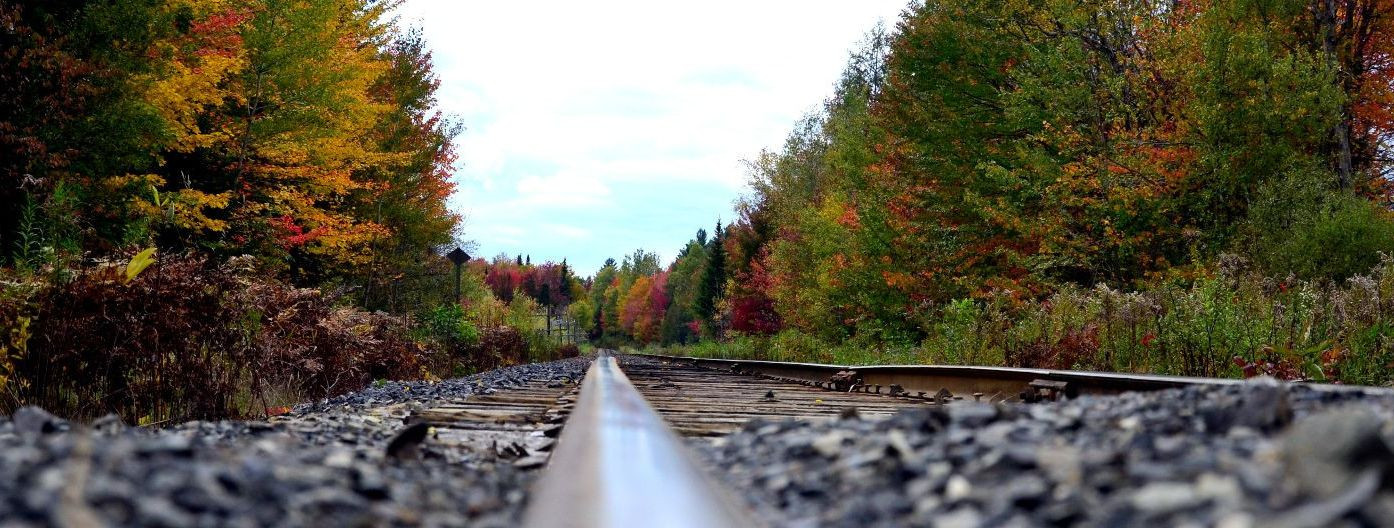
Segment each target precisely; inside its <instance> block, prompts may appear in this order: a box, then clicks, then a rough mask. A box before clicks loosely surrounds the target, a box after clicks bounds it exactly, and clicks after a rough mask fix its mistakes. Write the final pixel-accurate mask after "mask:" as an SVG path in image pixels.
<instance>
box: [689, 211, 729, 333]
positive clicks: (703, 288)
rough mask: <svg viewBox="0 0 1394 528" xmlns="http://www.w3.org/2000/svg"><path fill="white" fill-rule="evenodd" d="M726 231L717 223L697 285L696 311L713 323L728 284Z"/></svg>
mask: <svg viewBox="0 0 1394 528" xmlns="http://www.w3.org/2000/svg"><path fill="white" fill-rule="evenodd" d="M725 238H726V232H725V230H724V229H722V227H721V222H717V223H716V233H715V234H714V235H713V236H712V239H711V242H709V243H708V248H707V266H706V268H705V269H703V271H702V280H701V282H700V283H699V285H698V287H697V306H696V312H697V315H698V316H699V317H701V318H702V319H704V320H706V321H707V323H708V324H710V323H711V321H712V319H713V316H714V315H715V314H716V304H717V302H718V301H720V300H721V294H722V290H723V289H724V287H725V285H726V248H724V247H723V242H724V240H725Z"/></svg>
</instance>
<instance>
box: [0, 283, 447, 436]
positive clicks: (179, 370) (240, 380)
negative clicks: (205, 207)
mask: <svg viewBox="0 0 1394 528" xmlns="http://www.w3.org/2000/svg"><path fill="white" fill-rule="evenodd" d="M3 306H5V307H6V310H0V314H4V313H9V314H10V315H7V316H3V315H0V317H3V318H0V323H6V328H7V329H10V330H9V331H10V332H14V330H13V328H15V327H14V326H13V323H14V321H19V320H22V318H21V316H19V315H17V314H22V313H28V314H33V315H32V319H31V320H32V321H33V322H32V324H31V327H30V328H29V333H30V334H32V337H30V338H29V339H28V340H27V343H26V345H27V346H26V347H25V350H22V353H20V354H19V355H18V357H15V359H14V374H13V378H14V379H13V380H12V383H11V384H10V385H11V388H10V392H11V394H12V398H10V399H9V400H8V401H4V402H0V405H3V406H4V407H5V408H4V409H0V411H9V410H13V407H14V406H16V405H20V404H36V405H41V406H43V407H45V408H48V409H50V410H51V411H53V412H55V413H59V414H61V415H65V416H69V417H74V418H90V417H94V416H98V415H101V414H105V413H107V412H116V413H118V414H120V415H122V416H123V417H124V418H125V419H127V420H130V421H135V422H140V423H152V422H160V421H164V420H173V419H214V418H225V417H230V416H245V415H249V414H256V413H259V412H260V411H261V409H264V408H266V407H273V406H276V405H279V404H285V403H294V401H296V400H299V399H301V398H315V397H321V396H327V395H330V394H336V393H340V392H345V391H348V390H354V389H357V388H361V387H363V386H365V385H367V384H368V383H369V382H371V381H372V380H373V379H377V378H394V379H400V378H416V377H420V376H421V375H422V373H423V372H422V366H423V364H424V361H425V360H426V359H428V358H429V354H428V353H427V352H426V351H424V350H422V349H420V348H419V347H418V345H417V344H416V343H415V342H413V341H412V340H411V338H410V335H409V332H408V325H407V321H406V320H405V319H403V318H396V317H391V316H388V315H385V314H379V313H367V312H363V311H360V310H354V309H351V308H345V307H336V306H335V303H334V299H331V298H327V297H326V296H324V295H323V294H322V293H320V292H318V291H316V290H307V289H296V288H290V287H287V286H284V285H281V284H279V283H275V282H270V281H266V280H263V279H258V278H254V275H248V274H244V273H239V272H237V271H235V270H234V269H233V267H231V266H222V267H219V266H211V265H209V264H208V263H207V262H206V261H204V260H202V259H200V258H193V257H180V258H166V259H163V261H162V262H159V263H156V264H155V265H153V266H150V267H149V268H148V269H146V270H145V271H144V272H143V273H140V274H139V275H138V276H136V277H135V278H134V279H133V280H126V275H125V273H124V272H123V268H122V267H119V266H112V265H102V266H98V267H96V268H93V269H87V270H81V271H79V272H77V273H76V274H75V275H74V277H73V279H72V280H70V281H60V282H55V283H50V284H44V285H40V286H38V287H36V288H35V289H34V290H33V291H32V292H31V293H29V294H28V295H26V296H24V297H23V298H22V299H7V300H6V302H5V303H3ZM9 348H13V347H9ZM11 352H12V356H13V350H11ZM15 380H18V381H19V383H13V381H15Z"/></svg>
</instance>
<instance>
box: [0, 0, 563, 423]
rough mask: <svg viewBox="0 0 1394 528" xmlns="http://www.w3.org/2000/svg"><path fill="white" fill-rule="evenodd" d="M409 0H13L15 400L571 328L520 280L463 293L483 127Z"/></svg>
mask: <svg viewBox="0 0 1394 528" xmlns="http://www.w3.org/2000/svg"><path fill="white" fill-rule="evenodd" d="M400 3H401V2H400V0H105V1H101V2H87V1H77V0H0V413H3V412H7V410H9V409H13V408H14V407H16V406H19V405H25V404H37V405H43V406H45V407H47V408H49V409H51V410H54V411H55V412H60V413H62V414H65V415H69V416H75V417H83V416H96V415H100V414H103V413H105V412H119V413H121V414H122V415H123V417H125V418H126V419H128V420H131V421H139V422H151V421H163V420H179V419H187V418H220V417H227V416H246V415H256V414H262V413H263V412H270V411H268V410H267V409H278V408H281V407H282V406H284V405H287V404H293V403H296V402H299V401H304V400H306V399H310V398H317V397H321V396H325V395H329V394H335V393H340V392H344V391H347V390H353V389H357V388H361V387H362V386H363V385H365V384H366V383H368V382H371V381H373V380H374V379H379V378H396V379H401V378H428V379H430V378H438V377H446V376H452V375H459V374H462V373H467V372H470V371H474V370H478V369H484V368H491V367H494V366H498V365H503V364H510V363H517V362H524V361H533V360H541V359H548V358H550V357H553V356H554V355H555V354H556V353H557V348H556V345H555V344H553V343H548V342H547V341H546V340H545V339H540V338H537V337H535V336H534V335H533V334H534V332H533V329H532V327H533V326H534V324H535V319H536V318H535V317H533V315H532V314H533V312H534V311H535V310H536V309H537V306H536V303H535V302H531V301H529V300H528V299H521V300H515V299H513V298H512V296H513V289H512V288H507V289H500V295H503V296H504V297H505V299H504V300H499V299H498V298H495V297H493V295H492V294H491V293H490V290H489V289H487V288H483V287H482V286H481V287H478V288H474V289H473V290H471V291H470V292H469V295H467V296H465V298H464V299H463V301H462V300H461V299H456V298H454V297H453V295H452V294H453V286H454V284H453V275H452V267H451V264H450V262H448V261H447V260H446V259H445V258H443V257H442V256H440V255H441V254H442V250H443V249H448V248H449V247H453V246H454V245H455V244H456V243H458V242H457V241H458V240H459V239H460V238H461V235H462V233H461V232H460V219H459V217H458V216H457V215H456V214H454V213H452V212H450V211H449V210H448V209H447V204H446V202H447V199H448V198H449V196H450V195H451V194H452V193H453V191H454V189H455V184H454V183H453V182H452V180H451V170H452V164H453V162H454V160H455V149H454V144H453V140H454V138H455V136H456V135H457V133H458V132H459V131H460V126H459V125H458V124H456V123H453V122H452V121H451V120H449V119H447V118H446V117H444V116H443V115H442V114H441V113H440V112H439V111H437V109H436V91H437V87H438V84H439V83H438V80H437V78H436V74H435V73H434V72H433V65H432V59H431V53H430V51H429V50H428V49H427V47H426V43H425V42H424V41H423V39H422V37H421V35H420V34H419V33H418V32H416V31H413V30H410V29H408V28H404V27H402V26H400V25H399V24H398V23H397V21H396V20H395V19H394V15H393V10H394V9H395V8H396V7H397V6H398V5H399V4H400ZM549 269H550V268H549ZM528 276H530V277H534V278H539V277H544V276H545V277H547V279H546V281H548V284H551V286H550V287H553V288H560V285H561V284H562V283H561V282H558V280H560V279H559V278H560V277H565V276H566V272H565V271H563V272H561V273H560V274H558V273H556V272H555V271H548V272H541V271H539V272H536V273H534V272H531V271H530V272H529V275H528ZM483 281H484V276H483V272H482V271H480V272H479V273H470V274H468V278H467V280H466V282H467V284H470V285H482V284H483ZM524 287H525V288H526V285H524ZM534 293H536V294H537V295H538V297H541V298H545V296H544V295H542V292H534ZM557 294H558V295H561V298H559V299H558V301H559V302H560V301H561V300H562V299H564V298H568V297H567V296H568V295H570V291H569V290H565V291H557ZM510 301H513V302H510Z"/></svg>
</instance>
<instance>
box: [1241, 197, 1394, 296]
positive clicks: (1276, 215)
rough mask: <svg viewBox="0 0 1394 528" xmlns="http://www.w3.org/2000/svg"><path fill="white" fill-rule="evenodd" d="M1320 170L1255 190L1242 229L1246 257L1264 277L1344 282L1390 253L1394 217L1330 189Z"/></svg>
mask: <svg viewBox="0 0 1394 528" xmlns="http://www.w3.org/2000/svg"><path fill="white" fill-rule="evenodd" d="M1322 178H1328V179H1329V174H1328V173H1326V172H1325V171H1301V170H1297V171H1294V172H1293V173H1292V174H1290V175H1287V176H1285V177H1283V178H1280V179H1278V180H1277V181H1275V182H1273V183H1272V184H1270V185H1266V186H1264V187H1262V188H1260V190H1259V192H1258V193H1257V195H1256V196H1255V198H1254V203H1253V205H1252V206H1251V207H1250V211H1249V219H1248V222H1247V224H1246V226H1245V230H1246V232H1247V236H1246V238H1247V239H1248V246H1249V248H1248V251H1247V253H1249V254H1251V255H1253V256H1254V260H1255V261H1256V263H1257V264H1258V265H1259V267H1260V268H1261V269H1262V270H1263V271H1265V272H1266V273H1268V274H1270V275H1276V276H1285V275H1288V274H1294V275H1296V276H1297V277H1300V278H1331V279H1344V278H1346V277H1350V276H1352V275H1355V274H1357V273H1363V272H1365V271H1367V270H1369V269H1370V268H1371V267H1372V266H1374V265H1376V264H1378V263H1379V254H1380V253H1381V252H1385V253H1389V252H1394V218H1391V215H1390V212H1389V211H1388V210H1386V209H1384V208H1383V207H1382V206H1380V205H1378V204H1376V203H1374V202H1372V201H1370V200H1367V199H1365V198H1361V197H1359V196H1355V195H1353V194H1350V193H1348V192H1340V191H1333V190H1330V189H1329V188H1328V187H1329V186H1328V185H1327V184H1325V183H1324V181H1323V180H1322Z"/></svg>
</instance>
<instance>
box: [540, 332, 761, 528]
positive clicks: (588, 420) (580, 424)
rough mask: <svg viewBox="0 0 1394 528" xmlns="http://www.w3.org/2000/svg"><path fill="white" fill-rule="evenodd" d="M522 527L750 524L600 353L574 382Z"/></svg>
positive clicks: (748, 517) (751, 520) (749, 518)
mask: <svg viewBox="0 0 1394 528" xmlns="http://www.w3.org/2000/svg"><path fill="white" fill-rule="evenodd" d="M523 525H524V526H531V527H547V528H551V527H577V528H581V527H586V528H599V527H620V526H624V527H629V526H671V527H675V528H681V527H689V526H691V527H703V528H706V527H713V526H753V525H757V523H756V522H755V520H754V517H753V516H751V515H750V514H749V513H747V512H745V511H744V510H743V509H742V508H740V507H739V506H738V505H737V504H736V503H735V501H734V499H733V498H732V497H730V496H728V495H727V494H726V493H724V492H723V491H722V490H720V489H718V488H716V487H715V486H714V485H713V484H712V483H711V482H710V481H709V480H708V479H707V477H706V475H705V474H704V473H703V472H702V470H701V468H699V467H698V466H697V463H696V462H695V461H694V460H693V459H692V458H691V457H690V456H689V455H688V453H687V451H686V448H684V447H683V444H682V440H681V439H679V438H678V436H677V435H676V434H674V433H673V432H672V431H671V430H670V429H669V428H668V426H667V425H666V424H665V423H664V422H663V419H662V418H661V417H659V416H658V413H657V412H655V411H654V410H653V408H652V407H650V406H649V404H648V402H647V401H645V400H644V397H643V396H641V395H640V394H639V392H638V391H637V390H635V389H634V386H633V385H631V384H630V382H629V378H628V377H626V376H625V375H624V372H622V371H620V368H619V364H618V363H617V362H616V361H615V359H614V358H613V357H611V356H610V355H609V354H604V353H602V354H601V356H600V357H598V358H597V359H596V360H595V362H594V363H592V364H591V367H590V370H589V371H587V372H586V379H585V381H584V382H583V383H582V385H581V395H580V399H579V400H578V401H577V403H576V407H575V408H574V409H573V410H572V412H571V416H570V418H569V419H567V422H566V426H565V427H564V428H563V429H562V434H561V438H560V439H559V440H558V442H557V446H556V448H555V449H554V450H553V452H552V459H551V461H550V462H549V464H548V466H547V468H546V470H545V473H544V474H543V476H542V479H541V480H540V481H539V482H538V483H537V486H536V487H535V488H534V491H533V494H532V497H531V498H530V499H529V505H528V509H527V511H526V512H525V514H524V516H523Z"/></svg>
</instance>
